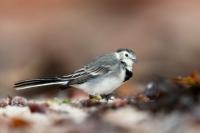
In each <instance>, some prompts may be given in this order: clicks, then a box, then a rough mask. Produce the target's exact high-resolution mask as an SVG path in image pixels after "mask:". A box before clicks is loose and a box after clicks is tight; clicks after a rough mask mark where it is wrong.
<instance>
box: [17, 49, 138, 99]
mask: <svg viewBox="0 0 200 133" xmlns="http://www.w3.org/2000/svg"><path fill="white" fill-rule="evenodd" d="M136 62H137V58H136V54H135V52H134V51H133V50H131V49H128V48H120V49H117V50H116V51H115V52H112V53H108V54H104V55H101V56H99V57H97V58H94V59H93V60H91V62H89V63H88V64H87V65H85V66H83V67H82V68H80V69H78V70H76V71H74V72H73V73H71V74H68V75H63V76H58V77H53V78H39V79H31V80H23V81H19V82H17V83H15V84H14V88H15V89H16V90H24V89H30V88H36V87H43V86H51V85H61V86H64V87H65V88H68V87H75V88H77V89H80V90H82V91H84V92H85V93H87V94H89V96H90V97H94V96H101V97H107V96H109V95H110V94H112V93H113V92H114V91H115V90H116V89H117V88H119V87H120V86H121V85H122V84H124V83H125V82H126V81H128V80H129V79H130V78H131V77H132V76H133V65H134V64H135V63H136Z"/></svg>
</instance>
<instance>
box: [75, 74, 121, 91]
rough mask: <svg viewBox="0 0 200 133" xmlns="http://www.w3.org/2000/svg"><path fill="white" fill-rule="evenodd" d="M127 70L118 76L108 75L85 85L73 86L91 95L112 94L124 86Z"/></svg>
mask: <svg viewBox="0 0 200 133" xmlns="http://www.w3.org/2000/svg"><path fill="white" fill-rule="evenodd" d="M124 77H125V70H123V71H121V72H119V73H118V74H112V73H111V74H107V75H104V76H101V77H98V78H96V79H93V80H90V81H88V82H86V83H83V84H78V85H73V87H76V88H79V89H81V90H83V91H85V92H86V93H88V94H90V95H101V94H110V93H112V92H113V91H114V90H115V89H117V88H118V87H119V86H121V85H122V84H123V81H124Z"/></svg>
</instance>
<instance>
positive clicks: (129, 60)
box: [116, 48, 137, 71]
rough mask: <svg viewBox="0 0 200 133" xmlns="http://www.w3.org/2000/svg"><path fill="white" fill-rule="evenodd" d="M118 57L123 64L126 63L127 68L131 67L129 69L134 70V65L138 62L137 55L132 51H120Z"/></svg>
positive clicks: (125, 49) (117, 53)
mask: <svg viewBox="0 0 200 133" xmlns="http://www.w3.org/2000/svg"><path fill="white" fill-rule="evenodd" d="M116 55H117V57H118V59H119V60H120V61H121V62H123V63H125V64H126V65H127V67H129V69H132V66H133V64H134V63H136V62H137V59H136V54H135V53H134V52H133V50H131V49H127V48H121V49H118V50H117V51H116ZM131 71H132V70H131Z"/></svg>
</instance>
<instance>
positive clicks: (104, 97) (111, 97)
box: [101, 94, 115, 101]
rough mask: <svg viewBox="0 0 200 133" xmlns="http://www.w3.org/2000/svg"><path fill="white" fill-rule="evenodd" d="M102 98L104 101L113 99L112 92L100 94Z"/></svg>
mask: <svg viewBox="0 0 200 133" xmlns="http://www.w3.org/2000/svg"><path fill="white" fill-rule="evenodd" d="M101 97H102V99H105V100H106V101H109V100H114V99H115V97H114V96H113V94H107V95H101Z"/></svg>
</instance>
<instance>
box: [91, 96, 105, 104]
mask: <svg viewBox="0 0 200 133" xmlns="http://www.w3.org/2000/svg"><path fill="white" fill-rule="evenodd" d="M89 98H90V101H91V102H94V103H96V102H100V101H101V100H102V97H101V96H100V95H97V96H93V95H89Z"/></svg>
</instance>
